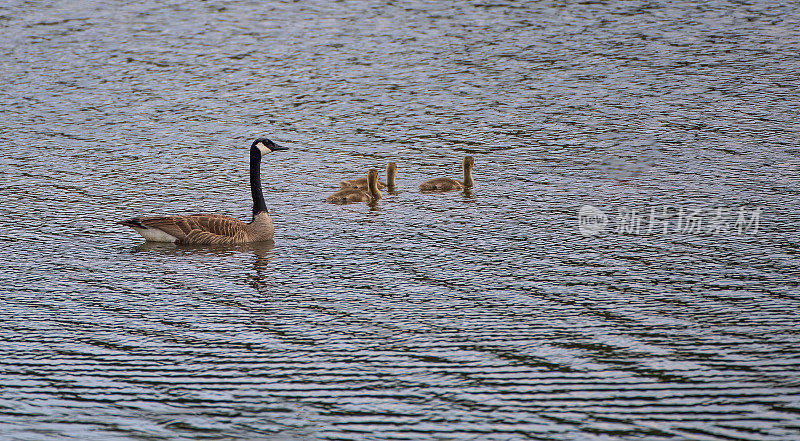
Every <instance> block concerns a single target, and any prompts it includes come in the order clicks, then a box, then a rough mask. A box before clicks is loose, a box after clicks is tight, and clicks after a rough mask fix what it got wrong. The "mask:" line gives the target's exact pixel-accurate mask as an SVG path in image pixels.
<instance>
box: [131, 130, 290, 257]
mask: <svg viewBox="0 0 800 441" xmlns="http://www.w3.org/2000/svg"><path fill="white" fill-rule="evenodd" d="M279 150H288V148H287V147H282V146H279V145H277V144H275V143H274V142H272V141H270V140H269V139H267V138H259V139H256V140H255V141H253V145H251V146H250V193H251V194H252V196H253V220H252V221H250V223H244V222H242V221H240V220H239V219H234V218H232V217H230V216H223V215H220V214H191V215H188V216H154V217H135V218H133V219H129V220H125V221H122V222H118V223H119V224H122V225H125V226H128V227H131V228H133V229H134V230H135V231H136V232H137V233H139V234H141V235H142V237H144V238H145V240H147V241H151V242H173V243H178V244H206V245H231V244H240V243H249V242H266V241H270V240H272V235H273V233H274V232H275V229H274V227H273V226H272V218H271V217H270V216H269V213H267V205H266V203H264V194H263V193H262V190H261V167H260V166H261V157H262V156H263V155H266V154H267V153H272V152H276V151H279Z"/></svg>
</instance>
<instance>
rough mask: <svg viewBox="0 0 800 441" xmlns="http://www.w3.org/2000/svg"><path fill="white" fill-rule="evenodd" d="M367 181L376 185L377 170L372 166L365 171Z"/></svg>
mask: <svg viewBox="0 0 800 441" xmlns="http://www.w3.org/2000/svg"><path fill="white" fill-rule="evenodd" d="M367 182H368V183H370V184H372V183H375V185H378V170H375V169H374V168H371V169H369V171H368V172H367Z"/></svg>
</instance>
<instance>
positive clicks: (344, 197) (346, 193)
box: [326, 168, 381, 205]
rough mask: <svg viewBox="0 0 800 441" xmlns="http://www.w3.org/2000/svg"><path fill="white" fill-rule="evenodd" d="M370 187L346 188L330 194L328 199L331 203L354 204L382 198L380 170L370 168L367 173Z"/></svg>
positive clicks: (371, 201)
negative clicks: (379, 178) (379, 187)
mask: <svg viewBox="0 0 800 441" xmlns="http://www.w3.org/2000/svg"><path fill="white" fill-rule="evenodd" d="M366 181H367V187H368V189H366V190H364V189H356V188H346V189H344V190H339V191H337V192H336V193H334V194H332V195H330V196H328V199H326V200H327V201H328V202H330V203H331V204H339V205H342V204H352V203H355V202H367V203H370V204H372V203H375V202H378V199H380V198H381V191H380V190H379V189H378V170H375V169H374V168H373V169H370V171H369V173H367V178H366Z"/></svg>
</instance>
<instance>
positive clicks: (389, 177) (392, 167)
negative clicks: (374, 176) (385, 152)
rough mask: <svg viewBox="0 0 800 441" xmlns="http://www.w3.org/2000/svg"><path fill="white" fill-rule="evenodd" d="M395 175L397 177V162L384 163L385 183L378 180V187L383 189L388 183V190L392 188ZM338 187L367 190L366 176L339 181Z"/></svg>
mask: <svg viewBox="0 0 800 441" xmlns="http://www.w3.org/2000/svg"><path fill="white" fill-rule="evenodd" d="M396 177H397V164H395V163H394V162H390V163H388V164H386V184H384V183H383V182H381V181H378V189H380V190H383V189H384V188H386V186H387V185H388V186H389V190H392V189H393V188H394V186H395V178H396ZM339 187H340V188H342V189H346V188H354V189H357V190H368V186H367V179H366V178H359V179H351V180H349V181H342V182H340V183H339Z"/></svg>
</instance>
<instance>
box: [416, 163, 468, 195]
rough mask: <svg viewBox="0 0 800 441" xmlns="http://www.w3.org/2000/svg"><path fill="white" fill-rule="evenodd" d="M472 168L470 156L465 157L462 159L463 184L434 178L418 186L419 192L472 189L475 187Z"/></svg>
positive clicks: (452, 180) (447, 179)
mask: <svg viewBox="0 0 800 441" xmlns="http://www.w3.org/2000/svg"><path fill="white" fill-rule="evenodd" d="M474 166H475V160H474V159H473V158H472V156H467V157H465V158H464V182H461V181H456V180H455V179H450V178H435V179H431V180H430V181H425V182H423V183H422V184H419V190H420V191H453V190H463V189H465V188H472V187H473V186H474V185H475V181H473V180H472V167H474Z"/></svg>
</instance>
